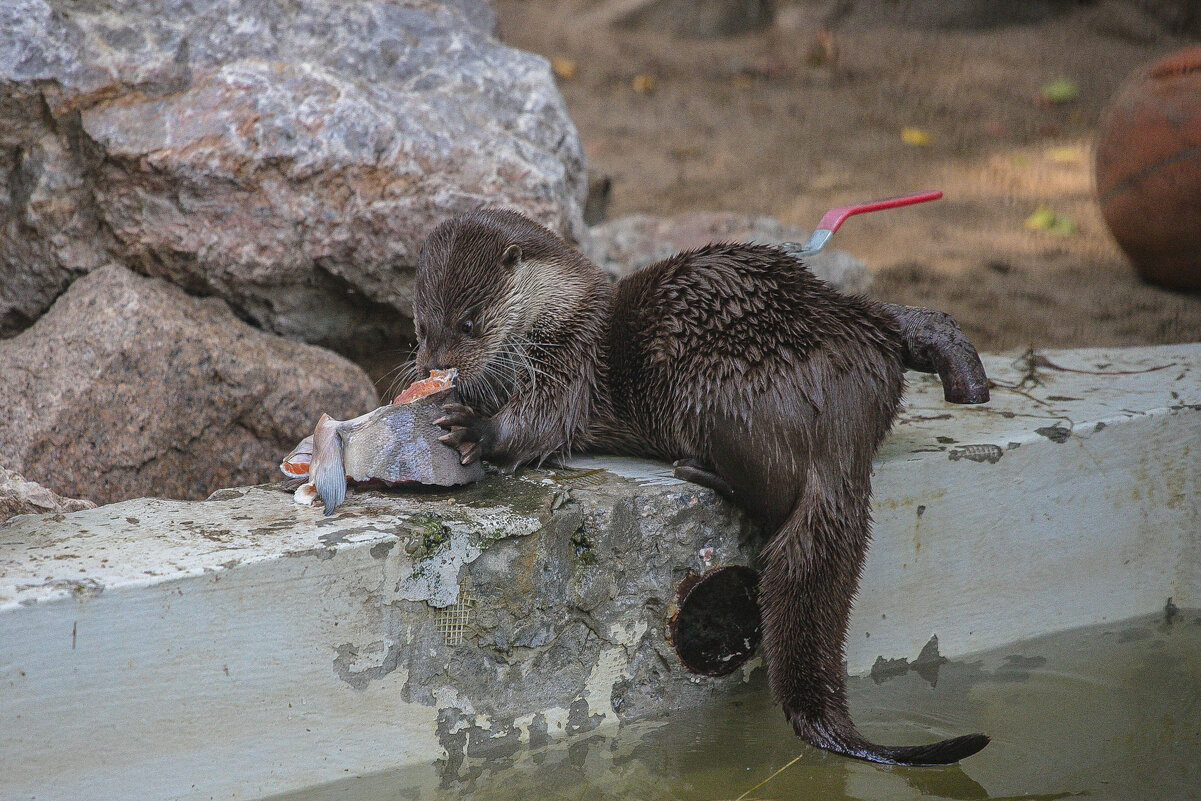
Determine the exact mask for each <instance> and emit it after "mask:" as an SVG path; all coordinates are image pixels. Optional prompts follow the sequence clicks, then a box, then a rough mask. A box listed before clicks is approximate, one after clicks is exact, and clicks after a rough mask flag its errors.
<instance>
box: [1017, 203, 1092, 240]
mask: <svg viewBox="0 0 1201 801" xmlns="http://www.w3.org/2000/svg"><path fill="white" fill-rule="evenodd" d="M1022 227H1024V228H1025V229H1026V230H1027V231H1042V232H1044V233H1048V234H1052V235H1054V236H1071V235H1072V234H1074V233H1076V231H1077V230H1078V229H1077V227H1076V221H1075V220H1073V219H1072V218H1071V217H1069V216H1067V215H1066V214H1060V213H1059V212H1057V211H1055V210H1054V209H1052V208H1051V207H1050V206H1039V207H1038V208H1037V209H1035V210H1034V213H1033V214H1031V215H1030V216H1029V217H1027V218H1026V221H1025V222H1024V223H1022Z"/></svg>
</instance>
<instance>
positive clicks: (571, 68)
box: [550, 56, 578, 81]
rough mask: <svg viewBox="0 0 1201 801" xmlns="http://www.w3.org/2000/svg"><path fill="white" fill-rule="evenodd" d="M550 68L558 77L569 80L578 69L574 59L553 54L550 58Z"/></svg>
mask: <svg viewBox="0 0 1201 801" xmlns="http://www.w3.org/2000/svg"><path fill="white" fill-rule="evenodd" d="M550 68H551V69H552V70H553V71H554V73H555V75H557V76H558V77H559V78H561V79H563V80H565V81H570V80H571V79H572V78H574V77H575V74H576V71H577V69H578V67H577V65H576V63H575V61H574V60H572V59H570V58H566V57H564V56H553V57H552V58H551V60H550Z"/></svg>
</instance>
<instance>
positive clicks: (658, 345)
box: [415, 211, 988, 764]
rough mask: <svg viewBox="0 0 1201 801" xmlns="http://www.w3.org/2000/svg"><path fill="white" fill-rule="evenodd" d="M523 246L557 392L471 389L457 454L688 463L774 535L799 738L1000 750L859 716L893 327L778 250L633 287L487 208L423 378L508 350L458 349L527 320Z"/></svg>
mask: <svg viewBox="0 0 1201 801" xmlns="http://www.w3.org/2000/svg"><path fill="white" fill-rule="evenodd" d="M510 243H517V244H518V245H519V246H520V248H521V252H522V261H523V263H524V266H526V267H531V268H536V269H537V270H539V271H547V272H549V273H550V274H552V275H553V276H554V278H555V280H554V281H552V282H548V283H545V284H543V285H542V286H541V291H545V292H549V293H550V294H551V295H552V296H555V297H552V298H549V299H547V302H546V304H545V305H544V307H540V308H539V310H538V313H537V314H534V315H532V316H530V317H529V318H528V319H526V320H525V321H524V322H523V323H522V324H521V325H515V326H511V327H510V329H503V326H501V325H500V324H493V328H492V330H493V331H494V332H495V334H496V336H498V337H499V336H501V335H502V331H503V330H510V331H523V330H527V329H528V330H529V331H531V332H536V335H533V336H536V340H535V341H538V342H541V343H543V349H542V350H541V351H537V352H534V353H533V355H534V358H535V359H539V360H540V361H539V365H540V367H541V368H543V369H545V370H547V371H548V372H549V373H551V374H553V375H554V376H555V380H553V381H552V380H550V379H545V380H538V378H539V377H538V376H536V375H535V376H534V377H533V378H534V380H532V381H531V380H529V379H530V376H529V375H525V376H522V375H517V376H515V377H514V381H513V382H512V384H511V385H510V386H509V387H508V388H507V389H508V394H507V395H506V396H505V397H504V398H502V399H501V400H503V403H500V404H499V405H497V404H496V403H495V402H492V403H491V405H490V404H489V401H490V400H492V401H494V400H495V399H487V398H483V397H480V394H479V393H478V392H477V393H473V392H472V391H471V389H470V388H467V389H465V390H461V391H462V392H463V394H464V396H465V397H467V398H469V400H468V401H467V405H468V406H478V408H473V409H466V410H463V409H459V410H455V411H453V412H452V413H451V414H449V415H448V416H447V421H446V425H448V426H449V427H450V428H451V429H452V435H453V438H452V444H458V445H459V446H460V449H461V450H463V449H465V448H466V449H469V448H471V447H472V446H471V442H472V440H475V439H478V440H479V441H481V442H482V443H484V444H483V445H482V447H481V450H482V453H483V455H484V456H485V457H487V458H490V459H500V460H502V461H505V462H509V463H522V462H528V461H538V460H541V459H542V458H545V457H548V456H556V455H561V454H564V453H566V452H569V451H572V450H594V451H603V452H609V453H623V454H630V455H638V456H649V457H655V458H661V459H667V460H673V461H675V460H682V463H681V466H680V467H679V468H678V469H679V471H680V472H681V474H682V475H685V476H687V477H689V478H692V479H694V480H698V481H700V482H701V483H706V484H709V485H710V486H713V487H715V488H717V489H720V490H721V491H722V492H723V493H724V494H727V495H728V496H730V497H731V498H732V499H733V500H734V501H735V502H736V503H738V504H739V505H741V506H742V507H743V508H745V509H747V510H748V511H749V512H750V513H751V514H753V515H754V516H756V517H757V518H758V519H759V520H760V521H762V523H763V524H764V526H765V530H768V531H772V532H774V533H773V534H772V535H770V537H769V538H768V540H767V542H766V544H765V545H764V548H763V551H762V554H761V559H762V561H763V565H764V569H763V575H762V579H761V584H760V604H761V607H762V611H763V624H764V644H765V651H766V656H767V662H768V676H769V682H770V685H771V689H772V693H773V695H774V697H775V698H776V700H777V701H778V702H779V703H780V704H781V705H782V706H783V708H784V712H785V714H786V715H787V717H788V719H789V720H790V721H791V722H792V724H793V727H794V729H795V730H796V732H797V734H798V735H800V736H801V737H802V738H804V739H805V740H806V741H808V742H809V743H811V744H813V745H815V746H818V747H820V748H826V749H830V750H833V751H837V752H840V753H844V754H847V755H850V756H855V757H859V758H862V759H869V760H873V761H878V762H890V763H900V764H943V763H947V762H954V761H957V760H959V759H962V758H963V757H966V756H969V755H971V754H973V753H975V752H976V751H978V750H980V748H983V747H984V745H986V744H987V742H988V739H987V738H986V737H984V736H983V735H968V736H966V737H960V738H956V739H953V740H945V741H942V742H940V743H934V744H931V745H928V746H911V747H887V746H879V745H875V744H872V743H869V742H867V741H866V740H865V739H864V738H863V737H861V736H860V735H859V733H858V732H857V731H856V730H855V728H854V726H853V724H852V722H851V719H850V715H849V712H848V710H847V700H846V684H845V677H844V668H843V652H844V651H843V649H844V644H845V640H846V631H847V622H848V618H849V615H850V611H851V604H852V601H853V598H854V595H855V592H856V589H857V586H858V581H859V573H860V570H861V568H862V565H863V561H864V557H865V555H866V551H867V546H868V541H869V538H870V508H869V499H870V494H871V461H872V457H873V455H874V454H875V452H876V449H877V448H878V447H879V445H880V442H881V441H882V440H883V438H884V436H885V434H886V433H887V432H888V429H889V427H890V426H891V424H892V420H893V418H894V416H895V415H896V411H897V407H898V404H899V403H900V398H901V392H902V389H903V378H902V370H903V368H902V362H901V352H902V340H901V334H900V331H899V330H898V328H897V324H896V322H895V320H894V319H893V317H892V316H890V315H889V314H888V313H887V312H886V311H885V310H884V309H883V308H881V307H880V306H878V305H877V304H874V303H872V302H870V301H867V300H864V299H860V298H854V297H848V296H845V295H841V294H839V293H837V292H835V291H834V290H832V289H830V288H829V287H828V286H826V285H825V284H824V283H823V282H821V281H820V280H818V279H817V278H815V277H814V276H813V275H812V274H811V273H809V272H808V270H806V269H805V268H804V267H803V266H802V265H801V263H800V262H799V261H797V260H796V259H794V258H793V257H791V256H788V255H787V254H785V253H783V252H782V251H780V250H779V249H777V248H774V247H769V246H756V245H742V244H715V245H709V246H707V247H704V248H701V249H699V250H694V251H690V252H687V253H682V254H679V255H677V256H673V257H672V258H670V259H667V260H665V261H662V262H659V263H657V264H654V265H651V266H650V267H647V268H646V269H644V270H641V271H639V272H636V273H634V274H632V275H630V276H628V277H626V278H624V279H623V280H621V281H620V282H618V283H617V284H616V286H615V287H614V286H611V285H610V284H609V283H608V281H607V279H606V278H605V276H604V273H603V272H602V271H601V270H600V269H599V268H598V267H596V266H595V265H593V264H592V263H591V262H589V261H587V260H586V259H585V258H584V257H583V256H581V255H580V254H579V253H578V252H576V251H575V250H574V249H572V248H570V247H568V246H567V245H566V244H565V243H563V242H562V241H561V240H560V239H558V237H556V236H554V235H553V234H552V233H550V232H549V231H547V230H545V229H543V228H541V227H540V226H537V225H536V224H534V223H532V222H530V221H528V220H526V219H525V218H524V217H521V216H520V215H516V214H513V213H509V212H497V211H484V212H478V213H475V214H471V215H466V216H463V217H459V218H455V219H454V220H451V221H448V222H447V223H444V224H443V225H441V226H439V228H438V229H437V230H436V231H435V232H434V233H433V234H432V235H431V236H430V239H429V242H428V243H427V245H426V248H425V251H424V252H423V254H422V258H421V262H420V266H419V269H418V278H417V295H416V302H415V316H416V318H417V321H418V326H419V337H420V338H421V346H420V347H421V348H422V351H421V352H419V357H418V366H419V368H421V369H422V370H424V369H427V368H428V367H431V366H448V365H449V364H454V365H455V366H458V367H459V368H460V371H461V372H463V367H462V364H461V363H460V362H458V361H454V359H459V360H461V361H465V362H468V363H472V364H475V363H476V362H473V361H472V360H473V359H476V360H479V359H481V358H482V357H480V355H479V354H480V352H481V351H482V350H487V349H488V348H495V347H496V344H495V343H492V342H489V343H486V344H484V345H480V344H479V341H478V340H476V341H475V344H476V347H475V351H476V352H475V353H468V351H469V350H471V347H472V344H473V343H472V342H471V341H466V340H463V339H462V338H461V337H460V340H459V341H457V342H455V343H453V344H448V343H451V342H452V340H453V339H454V337H453V336H452V333H453V331H454V330H455V326H456V325H458V324H459V323H460V322H461V320H462V319H463V315H470V314H475V315H476V316H481V317H482V316H484V315H485V314H486V315H490V316H491V317H492V318H495V319H501V318H504V319H508V318H509V317H512V316H514V315H515V312H514V311H513V309H514V307H515V306H521V305H522V303H518V302H515V301H514V300H513V299H512V296H513V294H514V287H515V286H516V283H515V280H514V279H513V277H512V276H513V275H515V274H516V273H514V272H513V268H511V267H510V268H504V267H503V266H501V265H500V261H501V254H502V253H503V252H504V250H505V248H506V247H507V245H508V244H510ZM506 269H507V270H509V273H508V274H506V273H505V272H504V271H505V270H506ZM518 269H520V268H518ZM557 287H558V288H565V289H564V290H563V291H562V292H561V293H560V292H559V289H557ZM559 295H562V298H559V297H558V296H559ZM477 310H480V311H477ZM516 316H521V315H520V314H519V313H516ZM518 335H519V336H524V334H520V333H519V334H518ZM487 337H488V334H487V332H485V333H484V334H483V335H482V337H481V339H486V338H487ZM422 354H424V355H422ZM435 357H436V358H435ZM436 362H446V364H436ZM477 373H478V369H477ZM473 412H478V414H474V413H473ZM488 418H491V419H490V420H489V419H488ZM465 458H468V456H467V455H465Z"/></svg>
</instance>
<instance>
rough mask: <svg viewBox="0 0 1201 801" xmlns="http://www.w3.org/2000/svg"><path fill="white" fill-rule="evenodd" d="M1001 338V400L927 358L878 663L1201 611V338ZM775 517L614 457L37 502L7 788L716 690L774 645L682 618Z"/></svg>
mask: <svg viewBox="0 0 1201 801" xmlns="http://www.w3.org/2000/svg"><path fill="white" fill-rule="evenodd" d="M986 364H987V366H988V369H989V373H990V375H991V376H992V377H993V379H994V380H995V381H996V382H997V383H998V387H997V388H996V389H995V390H994V395H993V401H992V403H990V404H989V405H988V406H985V407H954V406H950V405H948V404H945V403H944V402H943V401H942V400H941V391H940V389H939V387H938V384H937V381H936V380H934V379H932V378H930V377H924V376H916V375H913V374H910V379H911V386H910V392H909V396H908V406H907V408H906V411H905V414H904V417H903V419H902V421H901V423H900V424H899V425H898V427H897V429H896V431H895V433H894V435H893V436H892V437H891V438H890V440H889V442H888V443H887V445H886V447H885V450H884V452H883V453H882V455H881V458H880V460H879V463H878V465H877V475H876V479H875V482H876V503H875V510H876V511H875V517H876V536H875V542H874V545H873V548H872V552H871V556H870V557H869V563H868V566H867V569H866V571H865V575H864V579H863V588H862V591H861V593H860V597H859V601H858V605H857V608H856V614H855V617H854V619H853V622H852V635H851V642H850V647H849V649H848V663H849V668H850V670H851V671H852V672H856V673H859V672H864V671H866V670H868V669H870V667H871V664H872V663H873V662H874V661H875V659H876V658H877V657H878V656H885V657H900V656H907V657H914V656H916V655H917V653H918V651H919V650H920V649H921V647H922V646H923V645H924V644H925V643H926V641H927V640H928V639H929V638H930V636H931V635H933V634H937V635H938V637H939V644H940V647H941V650H942V653H943V654H944V655H947V656H957V655H962V654H967V653H971V652H974V651H980V650H984V649H988V648H992V647H995V646H998V645H1002V644H1004V643H1006V642H1010V641H1013V640H1016V639H1020V638H1024V637H1029V636H1033V635H1037V634H1043V633H1047V632H1050V631H1055V630H1059V629H1063V628H1069V627H1074V626H1079V625H1086V624H1090V623H1095V622H1099V621H1104V620H1114V619H1122V618H1127V617H1133V616H1137V615H1142V614H1145V613H1148V612H1153V611H1156V610H1158V609H1162V608H1163V605H1164V603H1165V601H1166V599H1167V598H1168V597H1169V596H1171V597H1173V598H1174V602H1175V603H1176V604H1177V605H1178V606H1180V607H1182V608H1184V607H1190V606H1191V607H1198V606H1201V508H1199V501H1198V498H1199V497H1201V493H1199V490H1201V474H1199V473H1198V471H1197V470H1196V469H1195V467H1194V465H1193V462H1194V461H1195V459H1196V453H1197V451H1198V449H1201V345H1188V346H1173V347H1162V348H1142V349H1128V350H1106V351H1102V350H1095V351H1094V350H1089V351H1057V352H1047V353H1045V354H1042V355H1041V356H1031V355H1027V356H1017V355H1009V356H992V357H988V358H986ZM750 531H751V527H750V526H749V525H748V524H747V523H746V522H745V521H744V520H743V518H742V517H741V515H739V514H738V513H737V512H735V511H732V510H731V509H729V508H728V507H727V506H725V505H724V504H723V503H721V502H719V501H718V500H717V499H716V498H714V496H713V495H712V493H710V492H708V491H707V490H703V489H701V488H698V487H695V486H693V485H689V484H684V483H681V482H677V481H675V480H674V479H672V478H671V477H670V473H669V472H668V471H666V470H665V468H664V467H663V466H661V465H653V464H646V463H639V462H633V461H629V460H616V459H594V460H582V461H581V462H580V463H579V464H578V465H577V469H575V470H563V471H548V472H543V473H538V472H531V473H527V474H524V475H523V476H522V477H520V478H511V477H503V476H492V477H490V478H489V479H487V480H486V481H485V482H484V483H483V484H481V485H478V486H476V487H473V488H470V489H466V490H460V491H458V492H455V493H429V494H409V495H381V494H378V493H363V494H359V495H355V496H352V497H351V498H350V499H349V501H348V502H347V504H346V505H345V506H344V507H342V508H341V509H340V510H339V513H338V514H336V515H334V516H333V517H331V518H324V517H323V516H322V515H321V514H320V512H319V511H318V510H314V509H304V508H300V507H297V506H295V505H294V504H293V503H292V502H291V499H290V496H289V495H287V494H284V493H281V492H278V491H274V490H271V489H267V488H254V489H243V490H230V491H226V492H223V493H218V495H217V496H215V498H214V499H212V500H210V501H207V502H202V503H182V502H173V501H162V500H140V501H130V502H127V503H122V504H114V505H111V506H106V507H101V508H99V509H95V510H89V511H83V512H76V513H72V514H66V515H47V516H41V517H37V516H23V517H18V518H14V519H12V520H10V521H8V522H7V523H5V524H3V525H0V797H3V798H6V799H7V798H13V799H24V798H35V797H36V798H38V799H43V800H44V799H54V798H63V799H67V798H89V799H106V798H113V799H124V798H129V797H132V795H131V794H134V795H136V796H137V797H140V798H210V797H221V798H258V797H262V796H265V795H269V794H272V793H278V792H284V791H287V790H292V789H298V788H301V787H305V786H309V785H313V784H318V783H323V782H328V781H332V780H335V779H338V778H343V777H345V776H347V775H355V774H362V773H367V772H371V771H376V770H382V769H386V768H389V767H395V766H397V765H400V764H404V763H426V764H429V765H430V769H429V782H430V783H429V788H428V790H429V793H433V792H434V791H435V788H436V786H437V781H438V770H437V769H435V767H434V766H433V764H432V763H433V761H434V760H437V759H442V760H445V762H444V763H443V766H442V767H443V768H445V767H447V766H451V767H453V766H454V765H455V764H457V763H458V762H459V761H461V760H463V759H464V758H466V757H469V756H472V755H474V754H476V753H479V752H481V751H485V750H493V751H495V750H502V751H503V750H509V749H516V748H520V747H521V746H522V744H523V743H532V744H535V745H537V744H538V743H540V742H543V741H545V740H546V739H547V738H550V737H555V736H559V735H562V734H571V733H576V732H582V731H587V730H590V729H592V728H595V727H596V726H600V725H608V724H611V723H614V722H619V721H623V720H631V719H636V718H642V717H645V716H646V715H648V714H652V713H654V712H657V711H660V710H663V709H668V708H672V707H680V706H687V705H694V704H700V703H705V702H706V701H707V700H708V699H711V698H713V697H714V696H715V695H716V694H722V693H729V692H732V691H734V690H735V688H737V687H738V686H739V684H740V683H741V682H742V681H743V680H744V679H745V677H746V675H747V673H748V671H747V670H743V671H740V672H738V673H736V674H734V675H733V676H731V677H727V678H724V679H697V678H696V677H694V676H691V675H689V674H687V673H686V672H685V671H684V670H683V669H682V668H681V667H680V666H679V665H678V663H677V662H676V660H675V658H674V655H673V654H672V652H671V650H670V646H669V645H668V643H667V641H666V639H665V625H664V624H665V621H666V619H667V616H668V614H669V613H670V606H671V600H672V596H673V593H674V588H675V585H676V584H677V583H678V582H679V581H680V580H681V579H683V578H684V577H685V576H686V575H687V574H688V573H689V572H690V571H700V570H703V569H704V568H705V567H707V566H708V565H711V564H721V563H730V562H735V563H746V562H747V561H748V559H749V558H750V556H751V550H752V549H751V548H749V547H744V546H742V545H741V544H740V540H741V538H743V537H745V536H746V535H747V534H748V533H750ZM218 766H219V769H218ZM419 796H420V797H425V796H424V795H420V793H419Z"/></svg>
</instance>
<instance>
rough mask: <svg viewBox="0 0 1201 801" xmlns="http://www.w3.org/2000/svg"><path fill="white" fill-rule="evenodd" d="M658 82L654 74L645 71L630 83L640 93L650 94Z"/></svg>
mask: <svg viewBox="0 0 1201 801" xmlns="http://www.w3.org/2000/svg"><path fill="white" fill-rule="evenodd" d="M657 83H658V81H656V80H655V76H654V75H651V74H650V73H646V72H644V73H641V74H639V75H635V76H634V80H633V81H632V82H631V83H630V85H631V86H632V87H633V89H634V91H635V92H637V93H638V94H640V95H649V94H650V93H651V92H653V91H655V86H656V84H657Z"/></svg>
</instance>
